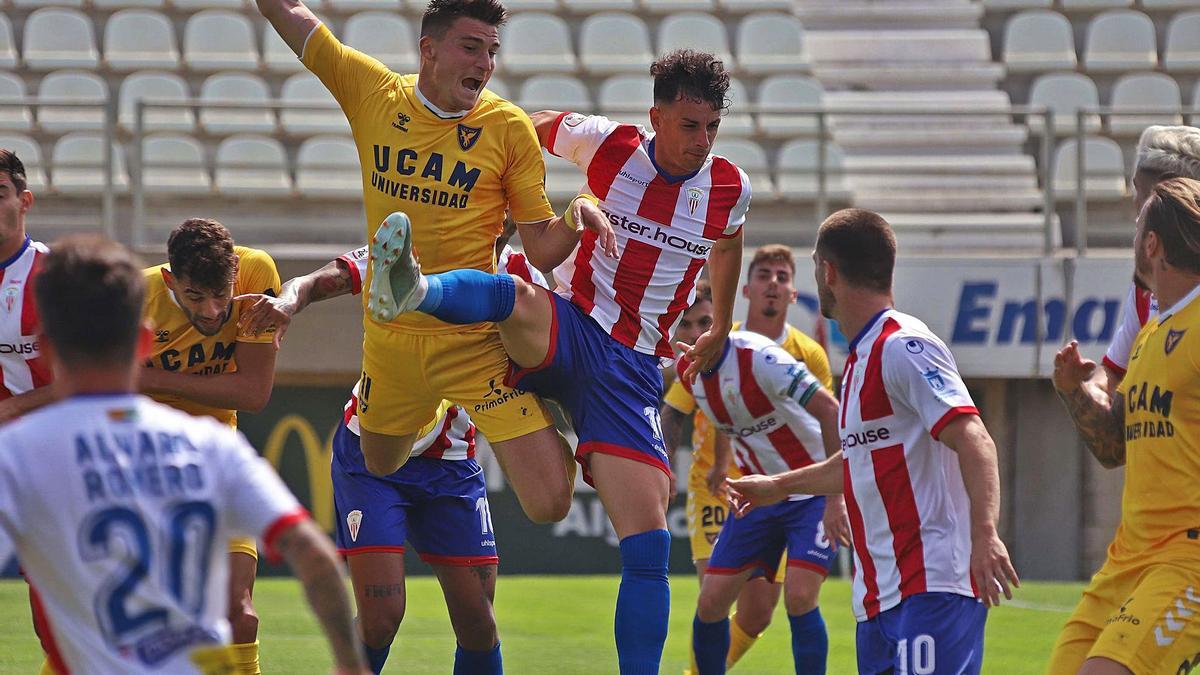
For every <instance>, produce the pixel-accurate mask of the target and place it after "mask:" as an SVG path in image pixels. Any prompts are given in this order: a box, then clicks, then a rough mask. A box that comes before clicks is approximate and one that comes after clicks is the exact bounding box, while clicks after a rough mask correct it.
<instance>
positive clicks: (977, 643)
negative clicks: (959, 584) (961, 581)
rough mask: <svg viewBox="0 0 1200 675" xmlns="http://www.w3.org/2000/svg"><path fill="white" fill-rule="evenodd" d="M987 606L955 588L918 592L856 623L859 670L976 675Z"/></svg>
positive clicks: (872, 674)
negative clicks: (880, 612) (934, 591)
mask: <svg viewBox="0 0 1200 675" xmlns="http://www.w3.org/2000/svg"><path fill="white" fill-rule="evenodd" d="M986 621H987V608H986V607H984V606H983V603H982V602H980V601H979V600H977V599H976V598H968V597H966V596H965V595H957V594H955V593H918V594H917V595H912V596H909V597H907V598H905V599H904V600H901V601H900V604H899V605H896V606H895V607H893V608H891V609H889V610H887V611H886V612H883V613H882V614H880V615H879V616H876V617H875V618H874V619H871V620H869V621H863V622H860V623H859V624H858V636H857V638H856V642H857V643H858V644H857V647H858V672H859V675H876V674H878V673H931V674H936V675H943V674H945V675H977V674H978V673H979V671H980V669H982V668H983V624H984V622H986Z"/></svg>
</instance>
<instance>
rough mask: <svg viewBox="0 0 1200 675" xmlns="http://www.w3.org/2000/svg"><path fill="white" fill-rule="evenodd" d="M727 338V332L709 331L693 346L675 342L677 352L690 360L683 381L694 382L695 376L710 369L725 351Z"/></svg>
mask: <svg viewBox="0 0 1200 675" xmlns="http://www.w3.org/2000/svg"><path fill="white" fill-rule="evenodd" d="M727 337H729V331H718V330H715V329H711V330H709V331H708V332H706V333H705V334H704V335H701V336H700V337H699V338H698V339H697V340H696V344H694V345H687V344H684V343H682V342H676V343H675V346H676V347H678V348H679V351H681V352H683V355H684V356H685V357H687V358H688V359H691V363H689V364H688V367H687V370H685V371H683V379H684V380H686V381H687V382H688V383H689V384H690V383H692V382H695V381H696V376H697V375H699V374H700V373H702V372H704V371H706V370H708V369H710V368H712V366H713V364H714V363H716V362H717V358H719V357H720V356H721V352H722V351H723V350H724V349H725V338H727Z"/></svg>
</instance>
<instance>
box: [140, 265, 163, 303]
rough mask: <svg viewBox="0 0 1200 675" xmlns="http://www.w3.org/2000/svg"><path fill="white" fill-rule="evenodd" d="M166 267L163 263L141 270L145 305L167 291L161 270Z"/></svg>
mask: <svg viewBox="0 0 1200 675" xmlns="http://www.w3.org/2000/svg"><path fill="white" fill-rule="evenodd" d="M166 268H167V266H166V265H165V264H163V265H155V266H154V267H147V268H146V269H144V270H142V279H143V280H144V281H145V282H146V300H145V304H146V305H150V304H152V303H154V302H155V301H157V300H158V299H159V298H160V297H161V296H163V295H165V294H166V293H167V282H166V281H163V270H165V269H166Z"/></svg>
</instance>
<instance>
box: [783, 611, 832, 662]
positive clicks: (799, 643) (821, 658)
mask: <svg viewBox="0 0 1200 675" xmlns="http://www.w3.org/2000/svg"><path fill="white" fill-rule="evenodd" d="M788 623H790V624H792V659H793V660H795V662H796V675H825V659H826V657H828V656H829V633H827V632H826V631H825V619H823V618H822V617H821V608H820V607H814V608H813V610H812V611H811V612H807V613H805V614H801V615H800V616H792V615H791V614H789V615H788Z"/></svg>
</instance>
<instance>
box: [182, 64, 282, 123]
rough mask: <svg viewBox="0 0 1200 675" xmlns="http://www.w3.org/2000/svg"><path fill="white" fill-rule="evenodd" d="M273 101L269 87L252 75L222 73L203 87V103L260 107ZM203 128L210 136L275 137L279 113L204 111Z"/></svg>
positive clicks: (214, 109) (249, 109)
mask: <svg viewBox="0 0 1200 675" xmlns="http://www.w3.org/2000/svg"><path fill="white" fill-rule="evenodd" d="M270 98H271V95H270V93H269V92H268V91H267V83H266V82H264V81H263V80H262V78H260V77H258V76H257V75H251V74H249V73H219V74H217V75H213V76H211V77H209V78H208V79H207V80H205V81H204V84H202V85H201V86H200V99H201V100H202V101H206V102H210V103H256V102H260V101H262V102H265V101H268V100H269V99H270ZM200 125H201V126H202V127H204V129H205V130H206V131H208V132H209V133H218V134H223V133H247V132H249V133H268V134H269V133H272V132H274V131H275V113H274V112H273V111H271V110H255V109H253V108H225V109H221V108H203V109H201V110H200Z"/></svg>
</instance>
